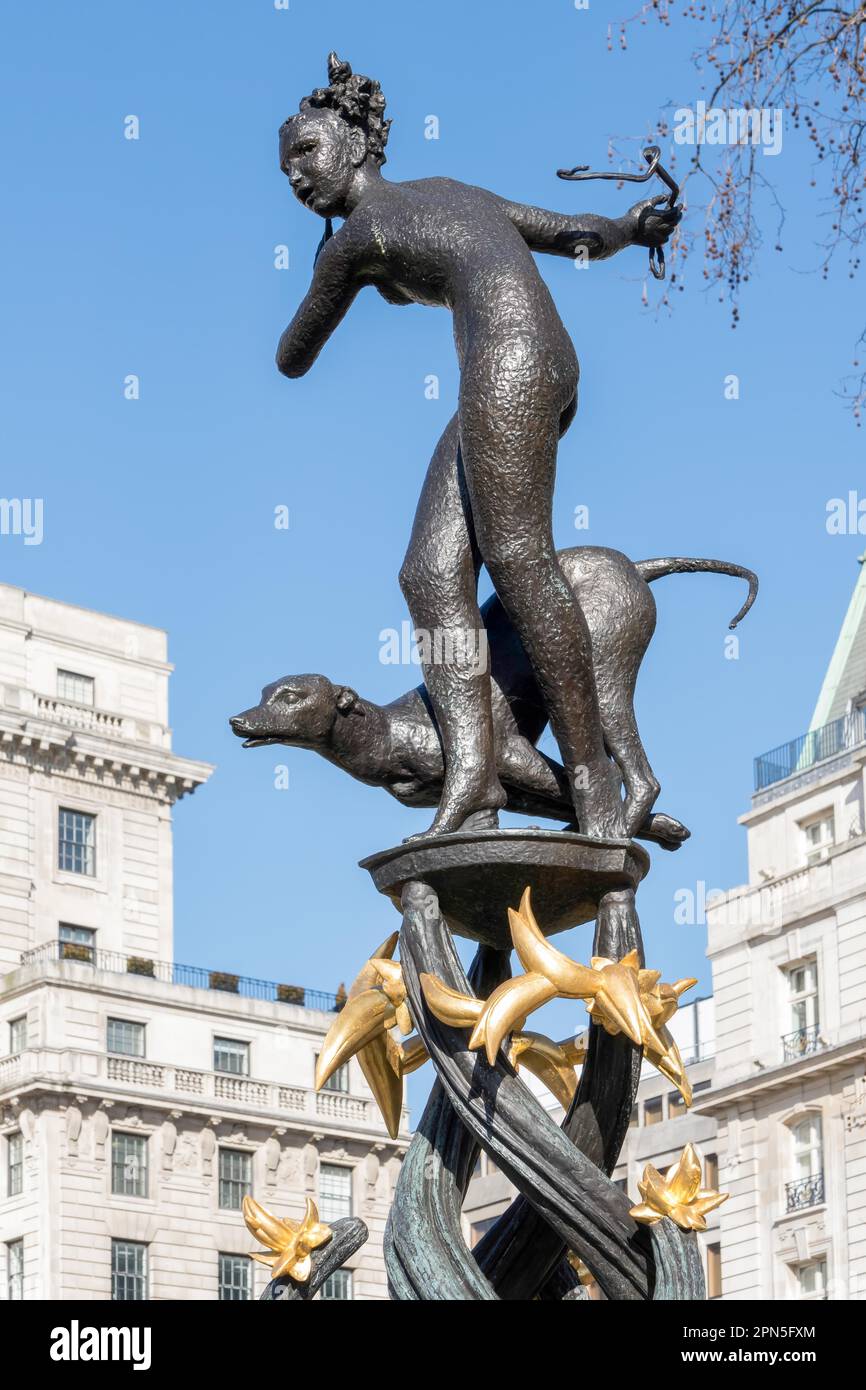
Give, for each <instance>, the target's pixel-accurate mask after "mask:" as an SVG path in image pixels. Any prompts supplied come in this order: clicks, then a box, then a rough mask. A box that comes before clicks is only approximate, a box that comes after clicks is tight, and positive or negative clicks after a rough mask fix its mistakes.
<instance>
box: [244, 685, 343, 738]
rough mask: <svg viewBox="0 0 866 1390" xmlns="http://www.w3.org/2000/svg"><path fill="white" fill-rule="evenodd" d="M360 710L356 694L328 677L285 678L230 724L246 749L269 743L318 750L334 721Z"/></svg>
mask: <svg viewBox="0 0 866 1390" xmlns="http://www.w3.org/2000/svg"><path fill="white" fill-rule="evenodd" d="M355 708H357V709H358V710H359V712H363V710H362V706H361V705H360V703H359V701H358V696H357V695H356V693H355V691H354V690H351V689H350V688H349V686H347V685H334V684H333V683H332V682H331V681H329V680H328V678H327V676H283V678H282V679H281V680H278V681H274V683H273V684H272V685H266V686H265V688H264V690H263V691H262V698H261V702H260V703H259V704H258V705H254V706H253V708H252V709H248V710H244V712H243V714H236V715H234V717H233V718H231V719H230V720H229V724H230V725H231V728H232V732H233V733H235V734H237V736H238V738H242V739H243V740H244V748H258V747H259V746H260V745H261V744H266V743H289V744H297V745H298V746H299V747H310V748H315V747H316V746H317V745H319V744H322V743H325V742H326V741H327V738H328V735H329V734H330V732H331V729H332V728H333V727H334V720H335V719H336V718H337V717H338V716H339V715H345V714H348V713H350V711H351V710H353V709H355Z"/></svg>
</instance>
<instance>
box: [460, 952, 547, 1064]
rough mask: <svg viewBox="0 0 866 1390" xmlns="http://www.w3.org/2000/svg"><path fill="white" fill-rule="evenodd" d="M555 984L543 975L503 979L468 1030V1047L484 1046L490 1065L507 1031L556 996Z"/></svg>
mask: <svg viewBox="0 0 866 1390" xmlns="http://www.w3.org/2000/svg"><path fill="white" fill-rule="evenodd" d="M557 993H558V991H557V987H556V985H555V984H553V983H552V982H551V981H550V980H548V979H547V978H546V977H545V976H544V975H536V974H529V975H518V976H517V977H516V978H515V979H513V980H504V981H503V983H502V984H501V985H499V986H498V987H497V988H496V989H495V990H494V991H493V993H492V994H491V996H490V998H489V999H488V1000H487V1002H486V1004H485V1006H484V1012H483V1013H482V1015H481V1017H480V1018H479V1020H478V1022H477V1023H476V1025H475V1027H474V1029H473V1030H472V1036H471V1037H470V1039H469V1048H470V1051H475V1049H476V1048H479V1047H482V1046H483V1047H484V1050H485V1053H486V1056H487V1060H488V1062H489V1063H490V1065H491V1066H493V1064H494V1062H495V1061H496V1054H497V1052H498V1051H499V1048H500V1047H501V1045H502V1040H503V1038H504V1037H505V1036H506V1034H507V1033H510V1032H512V1031H513V1030H514V1029H515V1028H516V1027H518V1026H521V1025H522V1023H523V1020H524V1019H525V1018H526V1016H527V1014H530V1013H532V1012H533V1011H534V1010H535V1009H538V1008H540V1007H541V1005H542V1004H546V1003H548V1001H549V1000H551V999H555V998H556V996H557Z"/></svg>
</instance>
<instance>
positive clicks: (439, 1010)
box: [419, 972, 484, 1028]
mask: <svg viewBox="0 0 866 1390" xmlns="http://www.w3.org/2000/svg"><path fill="white" fill-rule="evenodd" d="M419 978H420V980H421V989H422V990H423V993H424V999H425V1000H426V1003H427V1007H428V1009H429V1010H430V1012H431V1014H433V1015H434V1017H435V1018H438V1019H439V1022H440V1023H447V1024H448V1026H449V1027H450V1028H471V1027H473V1025H474V1024H475V1023H477V1022H478V1019H479V1018H480V1017H481V1014H482V1013H483V1012H484V1000H483V999H476V998H475V996H474V995H470V994H461V993H460V992H459V990H456V989H451V988H450V987H449V986H448V985H446V984H444V983H443V982H442V980H440V979H439V976H438V975H428V974H427V973H426V972H425V973H424V974H422V975H421V976H420V977H419Z"/></svg>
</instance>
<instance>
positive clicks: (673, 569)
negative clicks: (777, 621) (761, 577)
mask: <svg viewBox="0 0 866 1390" xmlns="http://www.w3.org/2000/svg"><path fill="white" fill-rule="evenodd" d="M635 569H636V570H637V572H638V574H639V575H640V576H641V578H642V579H645V580H646V582H647V584H652V582H653V580H654V579H663V578H664V576H665V575H666V574H731V575H733V576H734V578H735V579H748V581H749V592H748V595H747V597H746V601H745V603H744V604H743V606H742V608H741V609H740V611H739V613H738V614H737V616H736V617H735V618H734V619H733V620H732V621H731V622H730V623H729V624H728V626H729V627H730V628H731V629H733V628H735V627H736V626H737V624H738V623H740V622H742V620H743V618H745V616H746V614H747V613H748V611H749V609H750V608H751V606H752V604H753V603H754V602H755V599H756V598H757V596H758V576H757V575H756V574H755V573H754V572H753V571H752V570H747V569H744V568H743V566H742V565H732V564H729V563H728V561H727V560H693V559H689V558H688V557H687V556H686V557H683V556H679V557H671V556H668V557H667V558H666V559H664V560H638V562H637V564H636V565H635Z"/></svg>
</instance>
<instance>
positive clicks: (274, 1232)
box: [243, 1197, 333, 1284]
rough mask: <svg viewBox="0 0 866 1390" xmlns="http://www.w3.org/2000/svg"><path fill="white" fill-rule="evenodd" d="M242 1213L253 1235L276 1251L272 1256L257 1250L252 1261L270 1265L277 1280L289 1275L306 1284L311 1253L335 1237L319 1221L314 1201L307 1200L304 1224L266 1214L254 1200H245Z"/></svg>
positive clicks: (246, 1198) (249, 1198)
mask: <svg viewBox="0 0 866 1390" xmlns="http://www.w3.org/2000/svg"><path fill="white" fill-rule="evenodd" d="M243 1214H244V1221H245V1222H246V1224H247V1230H248V1231H249V1232H250V1235H253V1236H255V1238H256V1240H258V1241H261V1243H262V1245H266V1246H267V1247H268V1249H269V1250H271V1251H273V1254H270V1255H264V1254H262V1253H261V1251H258V1250H257V1251H254V1252H253V1259H254V1260H258V1261H259V1262H260V1263H261V1264H263V1265H270V1268H271V1277H272V1278H274V1279H281V1278H282V1277H283V1276H284V1275H286V1274H288V1275H290V1276H291V1278H292V1279H296V1280H297V1282H298V1283H299V1284H305V1283H306V1282H307V1280H308V1279H309V1277H310V1270H311V1269H312V1259H311V1256H312V1252H313V1251H314V1250H317V1249H318V1247H319V1246H320V1245H327V1243H328V1241H329V1240H330V1239H331V1236H332V1235H333V1231H332V1230H331V1228H330V1226H326V1225H325V1224H324V1222H321V1221H320V1220H319V1213H318V1211H317V1210H316V1204H315V1202H313V1201H311V1199H310V1198H309V1197H308V1198H307V1205H306V1210H305V1212H304V1219H303V1221H282V1220H280V1218H279V1217H278V1216H272V1215H271V1213H270V1212H269V1211H265V1209H264V1207H261V1206H259V1204H258V1202H256V1201H254V1200H253V1198H252V1197H245V1198H244V1203H243Z"/></svg>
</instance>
